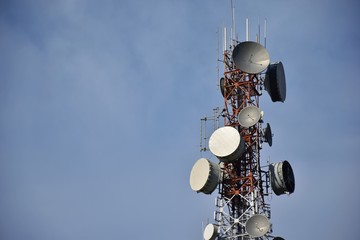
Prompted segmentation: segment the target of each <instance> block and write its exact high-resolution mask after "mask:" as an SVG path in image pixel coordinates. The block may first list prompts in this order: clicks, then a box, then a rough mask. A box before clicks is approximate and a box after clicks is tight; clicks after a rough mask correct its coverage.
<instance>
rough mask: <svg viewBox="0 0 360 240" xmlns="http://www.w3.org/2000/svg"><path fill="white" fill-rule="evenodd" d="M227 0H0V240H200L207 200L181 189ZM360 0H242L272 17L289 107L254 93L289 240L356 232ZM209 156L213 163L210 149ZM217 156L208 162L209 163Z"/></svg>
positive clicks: (273, 47) (272, 41)
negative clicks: (269, 134) (281, 182)
mask: <svg viewBox="0 0 360 240" xmlns="http://www.w3.org/2000/svg"><path fill="white" fill-rule="evenodd" d="M230 13H231V9H230V0H229V1H225V0H207V1H199V0H197V1H194V0H191V1H190V0H183V1H175V0H155V1H145V0H135V1H134V0H121V1H115V0H113V1H110V0H104V1H95V0H89V1H85V0H62V1H55V0H54V1H53V0H50V1H46V0H32V1H30V0H29V1H26V0H24V1H20V0H19V1H17V0H0V239H4V240H24V239H26V240H49V239H51V240H64V239H66V240H79V239H86V240H95V239H106V240H113V239H117V240H119V239H136V240H141V239H157V240H165V239H166V240H167V239H172V240H184V239H189V240H190V239H191V240H192V239H201V238H202V223H205V222H206V221H207V219H210V221H211V220H212V218H213V211H214V210H215V206H214V199H215V197H216V194H215V193H213V194H212V195H211V196H205V195H203V194H196V193H195V192H192V190H191V188H190V186H189V175H190V170H191V168H192V166H193V164H194V163H195V161H196V160H197V159H199V158H200V157H201V156H202V155H201V154H200V151H199V138H200V134H199V132H200V130H199V128H200V118H202V117H203V116H205V115H211V113H212V109H213V108H215V107H218V106H219V107H221V106H222V98H221V94H220V92H219V90H218V88H217V81H218V75H217V70H216V59H217V56H216V46H217V39H216V32H217V31H218V30H219V29H221V28H222V27H223V26H227V27H229V26H230V19H231V17H230ZM359 13H360V4H359V2H358V1H356V0H343V1H338V0H318V1H314V0H311V1H310V0H303V1H291V0H287V1H285V0H247V1H245V0H241V1H240V0H237V1H236V27H237V32H238V33H239V38H240V40H244V38H245V18H246V17H249V18H250V23H251V30H252V31H251V39H252V40H255V37H254V36H255V32H256V30H257V24H258V21H259V19H260V22H262V21H263V20H264V19H265V18H267V20H268V40H267V49H268V51H269V54H270V58H271V62H275V61H279V60H281V61H282V62H283V64H284V68H285V72H286V78H287V99H286V101H285V103H272V102H271V100H270V97H269V96H268V94H267V93H266V92H264V95H263V96H262V97H261V102H260V105H261V108H262V110H263V111H264V112H265V117H264V121H265V122H269V123H270V124H271V127H272V131H273V133H274V138H273V146H272V147H271V148H270V147H269V146H264V149H263V150H262V157H263V158H262V162H264V164H265V163H266V160H267V159H268V158H269V157H270V159H271V161H272V162H277V161H281V160H288V161H289V162H290V163H291V165H292V167H293V170H294V173H295V178H296V189H295V192H294V193H293V194H292V195H290V196H275V195H274V196H273V198H272V199H271V201H270V203H271V205H272V218H271V221H272V223H273V230H274V234H275V235H279V236H282V237H283V238H285V239H289V240H290V239H291V240H303V239H329V240H332V239H357V238H358V233H357V231H358V228H359V227H358V223H359V216H360V206H359V203H360V191H359V190H360V186H359V181H358V179H357V177H358V176H359V171H360V159H359V154H358V150H359V147H360V128H359V123H360V107H359V106H360V105H359V103H360V94H359V90H360V79H359V75H358V70H359V64H360V60H359V59H360V58H359V54H360V45H359V43H360V28H359V22H360V14H359ZM210 157H211V156H210ZM212 160H213V161H216V159H215V157H212Z"/></svg>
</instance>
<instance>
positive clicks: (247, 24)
mask: <svg viewBox="0 0 360 240" xmlns="http://www.w3.org/2000/svg"><path fill="white" fill-rule="evenodd" d="M246 41H249V18H246Z"/></svg>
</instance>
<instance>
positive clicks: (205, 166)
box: [190, 158, 220, 194]
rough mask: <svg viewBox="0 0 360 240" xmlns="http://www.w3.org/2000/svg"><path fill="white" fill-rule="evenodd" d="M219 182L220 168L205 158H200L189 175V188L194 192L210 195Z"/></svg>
mask: <svg viewBox="0 0 360 240" xmlns="http://www.w3.org/2000/svg"><path fill="white" fill-rule="evenodd" d="M219 181H220V167H219V165H218V164H217V163H212V162H210V161H209V160H207V159H206V158H200V159H199V160H198V161H196V163H195V164H194V166H193V168H192V169H191V173H190V186H191V189H192V190H194V191H195V192H202V193H205V194H211V193H212V192H213V191H214V190H215V188H216V187H217V185H218V184H219Z"/></svg>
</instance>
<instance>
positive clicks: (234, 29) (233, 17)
mask: <svg viewBox="0 0 360 240" xmlns="http://www.w3.org/2000/svg"><path fill="white" fill-rule="evenodd" d="M232 28H233V40H237V39H236V27H235V6H234V5H233V7H232Z"/></svg>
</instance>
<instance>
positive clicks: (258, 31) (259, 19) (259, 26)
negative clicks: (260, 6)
mask: <svg viewBox="0 0 360 240" xmlns="http://www.w3.org/2000/svg"><path fill="white" fill-rule="evenodd" d="M258 43H260V18H259V20H258Z"/></svg>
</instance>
